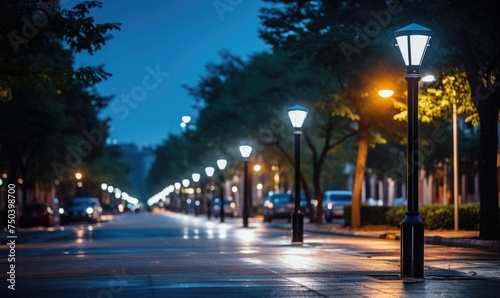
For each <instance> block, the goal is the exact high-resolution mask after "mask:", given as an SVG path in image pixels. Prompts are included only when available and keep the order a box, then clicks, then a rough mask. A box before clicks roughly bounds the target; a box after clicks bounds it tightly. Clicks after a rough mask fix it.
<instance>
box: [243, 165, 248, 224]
mask: <svg viewBox="0 0 500 298" xmlns="http://www.w3.org/2000/svg"><path fill="white" fill-rule="evenodd" d="M244 165H245V166H244V170H243V172H244V175H245V177H244V180H243V227H245V228H248V160H247V159H245V161H244Z"/></svg>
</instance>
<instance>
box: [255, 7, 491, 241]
mask: <svg viewBox="0 0 500 298" xmlns="http://www.w3.org/2000/svg"><path fill="white" fill-rule="evenodd" d="M267 2H270V3H273V4H274V7H272V8H264V9H262V16H261V18H262V20H263V29H262V30H261V36H262V37H263V38H264V39H265V40H266V41H268V42H269V43H270V44H272V45H274V46H276V47H280V48H289V49H291V50H293V51H294V52H296V53H297V55H299V56H300V55H306V54H309V55H311V56H312V57H315V58H316V59H315V60H316V61H317V62H318V63H326V64H329V65H331V66H332V67H335V69H337V71H339V72H340V73H342V74H344V73H345V72H349V69H350V70H351V71H352V72H359V71H360V70H361V69H366V67H360V66H362V65H363V63H359V62H360V61H361V60H363V61H366V62H368V63H367V64H365V65H366V66H368V67H369V66H370V63H369V62H370V61H373V60H371V59H374V57H377V58H378V57H381V56H378V55H377V56H373V55H372V54H373V52H372V50H375V49H374V48H376V47H378V48H379V51H380V50H382V51H384V50H385V51H388V52H389V50H390V43H389V40H392V39H393V32H394V31H395V30H396V29H399V28H401V27H403V26H405V25H407V22H408V20H412V21H413V22H417V23H420V24H422V25H425V26H426V27H429V28H432V29H433V30H434V36H433V38H432V48H434V49H435V50H432V51H428V52H429V53H428V55H427V56H428V57H426V61H432V62H431V68H434V69H436V70H441V71H443V73H446V74H447V75H453V74H454V73H456V70H457V68H458V69H460V70H461V71H463V73H465V74H466V77H467V81H468V85H469V86H470V90H471V99H472V101H473V103H474V105H475V107H476V108H477V112H478V117H477V119H479V121H480V131H481V133H480V144H481V145H480V147H481V149H480V152H481V153H480V162H479V164H480V194H481V225H480V226H481V231H480V237H481V238H482V239H499V237H500V223H499V222H500V221H499V215H498V212H497V210H498V198H497V195H498V194H497V189H498V186H497V181H496V173H495V171H496V159H497V138H498V137H497V131H498V128H497V127H498V118H499V115H498V111H499V102H500V101H499V96H500V95H499V91H498V88H495V83H496V77H497V76H498V68H499V63H498V61H499V59H498V57H499V55H498V52H499V47H498V45H499V44H500V43H499V40H498V39H499V36H500V34H498V32H499V28H500V21H499V20H498V18H497V17H496V15H495V13H494V11H495V10H494V9H493V7H494V2H493V1H488V0H482V1H467V0H462V1H452V2H446V1H445V2H443V1H399V2H396V1H394V2H389V3H388V2H386V1H279V0H269V1H267ZM444 11H446V13H445V14H444V13H443V12H444ZM429 16H438V17H435V18H429ZM392 43H393V42H392ZM339 50H340V52H339ZM391 55H398V54H397V53H395V52H394V53H392V54H391ZM394 57H395V56H394ZM342 59H345V61H342ZM346 61H347V62H348V63H342V62H346ZM357 63H358V64H357ZM427 63H428V62H427ZM391 64H392V62H391ZM339 65H341V66H339ZM342 65H344V68H342ZM342 70H344V72H342ZM460 91H462V90H460ZM469 117H470V115H469ZM492 185H494V186H495V187H492ZM355 209H356V208H355V206H353V221H357V218H356V217H355V215H356V214H355V212H356V211H355Z"/></svg>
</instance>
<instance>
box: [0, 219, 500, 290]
mask: <svg viewBox="0 0 500 298" xmlns="http://www.w3.org/2000/svg"><path fill="white" fill-rule="evenodd" d="M33 234H40V235H51V234H53V235H59V237H52V238H36V237H32V236H33ZM23 235H24V236H23ZM28 235H31V236H30V237H29V238H28ZM23 237H26V238H25V239H24V240H25V241H23ZM304 242H305V243H304V244H303V245H292V244H291V241H290V231H288V230H284V229H274V228H271V227H270V226H269V224H265V223H263V222H261V221H260V220H259V221H257V220H251V221H250V227H249V228H244V227H243V225H242V222H241V219H232V218H226V222H225V223H220V222H219V221H218V220H217V219H213V218H212V220H210V221H208V220H207V219H206V217H202V216H199V217H194V216H193V215H186V214H177V213H170V212H153V213H146V212H143V213H139V214H134V213H129V214H122V215H118V216H115V217H114V218H113V219H112V220H110V221H105V222H102V223H99V224H96V225H89V224H75V225H71V226H68V227H66V228H65V229H64V230H63V231H61V230H59V229H57V228H56V229H55V231H44V230H36V229H33V230H28V231H25V232H24V233H19V236H18V239H17V243H16V246H15V262H9V261H8V258H6V257H2V259H1V261H0V268H1V269H0V272H1V273H2V275H3V276H2V278H1V281H0V287H1V288H0V297H136V298H137V297H139V296H140V297H299V296H300V297H304V296H309V297H345V296H355V297H422V296H430V297H431V296H440V297H442V296H444V297H499V294H498V289H500V253H498V252H488V251H484V250H475V249H471V248H459V247H446V246H437V245H427V244H426V246H425V277H424V278H417V279H409V278H400V277H399V241H396V240H387V239H373V238H363V237H349V236H339V235H326V234H314V233H305V234H304ZM5 243H6V242H5V239H2V247H1V248H0V249H1V250H0V252H1V253H2V256H7V255H8V254H9V251H10V248H9V247H8V245H6V244H5ZM12 264H14V265H15V274H14V275H15V291H13V290H11V289H9V288H8V286H9V285H11V283H10V282H8V281H7V279H9V274H7V272H8V271H9V270H10V269H9V266H10V265H12Z"/></svg>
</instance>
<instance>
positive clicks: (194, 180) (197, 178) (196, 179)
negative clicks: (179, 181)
mask: <svg viewBox="0 0 500 298" xmlns="http://www.w3.org/2000/svg"><path fill="white" fill-rule="evenodd" d="M191 178H193V182H198V181H200V178H201V175H200V174H198V173H193V174H192V175H191Z"/></svg>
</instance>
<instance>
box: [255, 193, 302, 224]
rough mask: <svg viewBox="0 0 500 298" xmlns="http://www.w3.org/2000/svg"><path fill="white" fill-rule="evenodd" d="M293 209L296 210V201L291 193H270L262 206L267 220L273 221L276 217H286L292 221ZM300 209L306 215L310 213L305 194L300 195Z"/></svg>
mask: <svg viewBox="0 0 500 298" xmlns="http://www.w3.org/2000/svg"><path fill="white" fill-rule="evenodd" d="M293 210H295V201H294V197H293V195H292V194H291V193H270V194H269V195H268V196H267V198H266V199H265V200H264V203H263V207H262V213H263V215H264V221H265V222H272V221H273V219H276V218H285V219H287V220H288V221H291V214H292V212H293ZM300 210H301V211H302V213H303V214H304V215H308V214H309V208H308V206H307V202H306V198H305V195H304V194H302V195H301V197H300Z"/></svg>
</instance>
